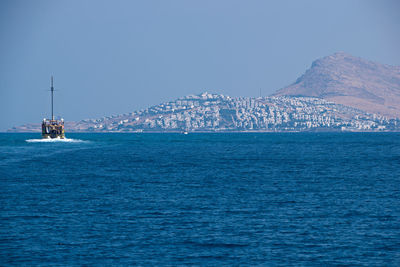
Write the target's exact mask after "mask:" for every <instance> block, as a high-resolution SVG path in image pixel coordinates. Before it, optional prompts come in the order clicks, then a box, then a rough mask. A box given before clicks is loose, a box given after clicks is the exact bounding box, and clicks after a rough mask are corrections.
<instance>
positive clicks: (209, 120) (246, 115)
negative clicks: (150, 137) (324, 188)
mask: <svg viewBox="0 0 400 267" xmlns="http://www.w3.org/2000/svg"><path fill="white" fill-rule="evenodd" d="M399 126H400V120H399V119H388V118H386V117H384V116H379V115H376V114H369V113H366V112H363V111H361V110H358V109H355V108H352V107H348V106H344V105H340V104H335V103H333V102H329V101H327V100H324V99H320V98H314V97H289V96H278V97H258V98H250V97H237V98H233V97H229V96H225V95H220V94H210V93H207V92H205V93H202V94H200V95H189V96H186V97H183V98H180V99H177V100H175V101H170V102H167V103H162V104H159V105H156V106H152V107H150V108H147V109H144V110H140V111H136V112H132V113H129V114H122V115H114V116H109V117H103V118H100V119H85V120H82V121H79V122H67V123H66V130H67V131H69V132H232V131H233V132H236V131H261V132H292V131H397V130H399ZM34 128H35V127H34V126H33V125H31V126H25V129H24V126H22V127H16V128H13V129H12V130H14V131H24V130H25V131H30V130H31V131H32V130H34Z"/></svg>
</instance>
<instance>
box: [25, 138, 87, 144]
mask: <svg viewBox="0 0 400 267" xmlns="http://www.w3.org/2000/svg"><path fill="white" fill-rule="evenodd" d="M25 141H26V142H28V143H85V142H87V141H84V140H80V139H72V138H64V139H58V138H53V139H27V140H25Z"/></svg>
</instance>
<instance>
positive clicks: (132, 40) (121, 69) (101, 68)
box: [0, 0, 400, 131]
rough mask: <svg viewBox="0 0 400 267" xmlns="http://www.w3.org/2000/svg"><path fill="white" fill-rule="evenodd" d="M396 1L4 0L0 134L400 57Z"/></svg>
mask: <svg viewBox="0 0 400 267" xmlns="http://www.w3.org/2000/svg"><path fill="white" fill-rule="evenodd" d="M399 47H400V1H395V0H393V1H389V0H388V1H385V0H379V1H378V0H376V1H368V0H359V1H356V0H335V1H320V0H315V1H295V0H293V1H282V0H279V1H278V0H277V1H266V0H262V1H256V0H251V1H244V0H243V1H232V0H210V1H208V0H202V1H190V0H182V1H175V0H171V1H166V0H160V1H152V0H146V1H144V0H143V1H133V0H129V1H128V0H127V1H121V0H113V1H111V0H110V1H100V0H84V1H81V0H79V1H77V0H75V1H74V0H73V1H71V0H68V1H57V0H48V1H46V0H45V1H42V0H36V1H28V0H26V1H18V0H12V1H7V0H2V1H0V106H1V108H0V112H1V116H0V131H4V130H6V129H8V128H10V127H12V126H15V125H20V124H23V123H30V122H31V123H32V122H36V123H37V122H40V121H41V120H42V118H44V117H48V116H50V114H49V104H50V102H49V101H50V95H49V92H48V91H46V90H48V89H49V82H50V75H54V76H55V87H56V89H58V90H59V91H58V92H57V93H56V95H55V105H56V109H55V113H56V115H62V116H63V117H64V118H65V119H66V120H80V119H85V118H99V117H102V116H106V115H112V114H120V113H126V112H131V111H134V110H137V109H141V108H145V107H148V106H150V105H154V104H158V103H161V102H164V101H168V100H173V99H176V98H178V97H181V96H184V95H188V94H197V93H200V92H202V91H208V92H215V93H222V94H226V95H231V96H257V95H258V94H259V88H262V94H263V95H269V94H271V93H272V92H274V91H275V90H277V89H279V88H282V87H284V86H286V85H289V84H291V83H292V82H294V81H295V80H296V78H297V77H298V76H300V75H301V74H302V73H304V71H305V70H306V69H307V68H308V67H309V66H310V65H311V63H312V61H313V60H315V59H317V58H319V57H323V56H326V55H329V54H332V53H334V52H337V51H345V52H347V53H350V54H353V55H355V56H360V57H363V58H366V59H370V60H374V61H378V62H381V63H386V64H391V65H400V50H399Z"/></svg>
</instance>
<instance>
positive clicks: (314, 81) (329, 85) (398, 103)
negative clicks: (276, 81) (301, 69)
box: [273, 52, 400, 118]
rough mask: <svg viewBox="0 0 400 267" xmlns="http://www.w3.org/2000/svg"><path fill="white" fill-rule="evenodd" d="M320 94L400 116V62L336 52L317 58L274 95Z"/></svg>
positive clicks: (365, 109) (371, 111)
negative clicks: (394, 62) (383, 61)
mask: <svg viewBox="0 0 400 267" xmlns="http://www.w3.org/2000/svg"><path fill="white" fill-rule="evenodd" d="M283 95H286V96H309V97H319V98H323V99H326V100H328V101H333V102H335V103H338V104H343V105H346V106H350V107H354V108H358V109H361V110H364V111H366V112H369V113H376V114H380V115H383V116H387V117H390V118H399V117H400V66H391V65H386V64H380V63H377V62H373V61H369V60H366V59H363V58H359V57H354V56H352V55H350V54H348V53H345V52H337V53H335V54H333V55H330V56H326V57H323V58H320V59H317V60H315V61H314V62H313V63H312V64H311V67H310V68H309V69H307V70H306V72H305V73H304V74H303V75H302V76H300V77H299V78H298V79H297V80H296V81H295V82H294V83H293V84H291V85H289V86H287V87H284V88H282V89H280V90H278V91H277V92H275V93H274V94H273V96H283Z"/></svg>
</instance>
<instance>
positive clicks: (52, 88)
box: [51, 75, 54, 121]
mask: <svg viewBox="0 0 400 267" xmlns="http://www.w3.org/2000/svg"><path fill="white" fill-rule="evenodd" d="M53 94H54V87H53V75H51V120H53V121H54V113H53Z"/></svg>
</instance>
